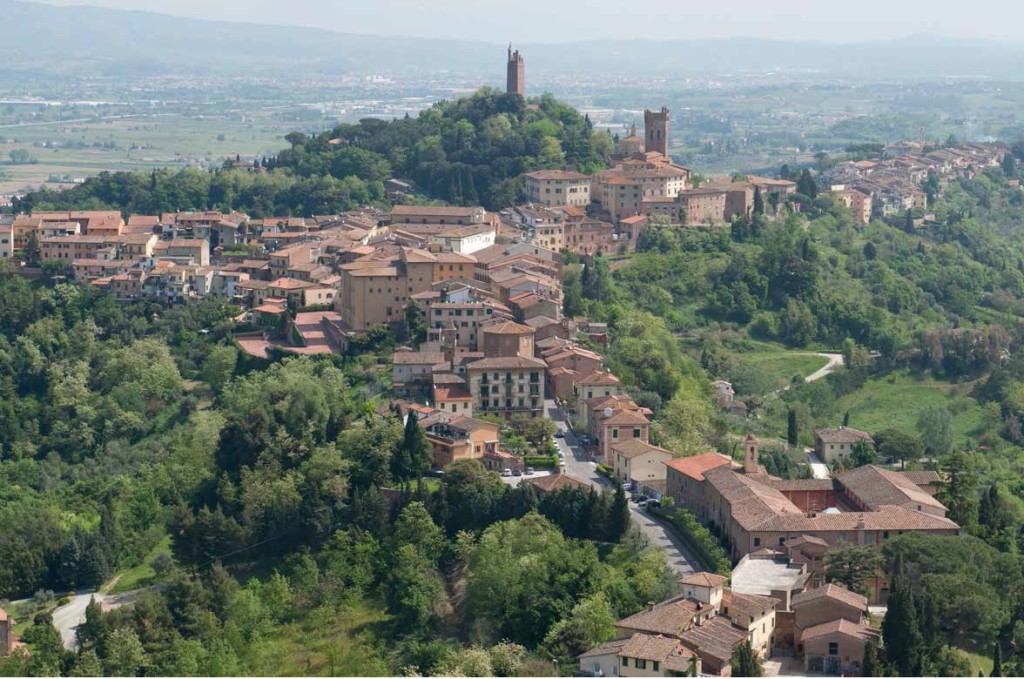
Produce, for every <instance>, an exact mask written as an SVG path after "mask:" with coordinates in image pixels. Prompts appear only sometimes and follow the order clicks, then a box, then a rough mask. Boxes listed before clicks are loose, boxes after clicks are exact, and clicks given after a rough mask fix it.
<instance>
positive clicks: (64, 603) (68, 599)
mask: <svg viewBox="0 0 1024 679" xmlns="http://www.w3.org/2000/svg"><path fill="white" fill-rule="evenodd" d="M69 603H71V597H67V596H62V597H61V598H59V599H57V605H58V606H67V605H68V604H69Z"/></svg>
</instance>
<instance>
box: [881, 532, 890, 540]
mask: <svg viewBox="0 0 1024 679" xmlns="http://www.w3.org/2000/svg"><path fill="white" fill-rule="evenodd" d="M882 538H883V539H885V540H888V539H889V531H887V530H883V531H882Z"/></svg>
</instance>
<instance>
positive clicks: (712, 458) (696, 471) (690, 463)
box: [664, 453, 733, 481]
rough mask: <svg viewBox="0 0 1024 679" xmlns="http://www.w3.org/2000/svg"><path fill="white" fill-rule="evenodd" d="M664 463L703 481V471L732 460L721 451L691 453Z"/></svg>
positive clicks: (726, 463) (731, 462)
mask: <svg viewBox="0 0 1024 679" xmlns="http://www.w3.org/2000/svg"><path fill="white" fill-rule="evenodd" d="M664 464H665V466H667V467H669V468H671V469H674V470H676V471H677V472H679V473H681V474H685V475H686V476H689V477H690V478H691V479H696V480H697V481H703V480H704V473H705V472H707V471H709V470H711V469H714V468H716V467H721V466H723V465H730V466H731V465H732V464H733V460H732V458H731V457H727V456H725V455H722V454H721V453H705V454H703V455H691V456H690V457H678V458H676V459H674V460H669V461H668V462H665V463H664Z"/></svg>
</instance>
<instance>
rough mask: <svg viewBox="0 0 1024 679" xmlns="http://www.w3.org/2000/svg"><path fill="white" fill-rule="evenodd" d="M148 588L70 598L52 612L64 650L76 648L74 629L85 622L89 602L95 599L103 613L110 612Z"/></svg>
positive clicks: (88, 593) (91, 593)
mask: <svg viewBox="0 0 1024 679" xmlns="http://www.w3.org/2000/svg"><path fill="white" fill-rule="evenodd" d="M146 589H148V588H143V589H136V590H133V591H131V592H123V593H121V594H103V593H101V592H85V593H83V594H76V595H75V596H73V597H71V601H69V602H68V603H66V604H64V605H63V606H59V607H57V608H55V609H54V610H53V626H54V627H56V628H57V631H58V632H60V638H61V641H63V642H64V648H66V649H68V650H69V651H74V650H75V649H77V648H78V636H77V635H76V634H75V630H76V628H77V627H78V626H79V625H81V624H82V623H83V622H85V609H86V607H87V606H88V605H89V600H90V599H92V598H93V597H96V601H98V602H99V604H100V605H101V606H102V607H103V610H104V611H111V610H114V609H115V608H120V607H121V606H124V605H125V604H129V603H131V602H132V601H134V600H135V598H136V597H137V596H138V595H139V594H140V593H141V592H144V591H146Z"/></svg>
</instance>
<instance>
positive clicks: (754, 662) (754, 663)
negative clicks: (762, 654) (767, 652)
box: [732, 641, 764, 677]
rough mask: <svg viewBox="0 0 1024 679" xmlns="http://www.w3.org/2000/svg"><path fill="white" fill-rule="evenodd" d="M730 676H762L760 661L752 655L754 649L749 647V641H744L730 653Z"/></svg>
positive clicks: (762, 670) (762, 669)
mask: <svg viewBox="0 0 1024 679" xmlns="http://www.w3.org/2000/svg"><path fill="white" fill-rule="evenodd" d="M732 676H734V677H763V676H764V667H762V665H761V659H760V658H758V657H757V655H756V654H755V653H754V649H753V648H751V647H750V642H749V641H744V642H743V643H742V644H740V645H739V646H737V647H736V650H734V651H733V653H732Z"/></svg>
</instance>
